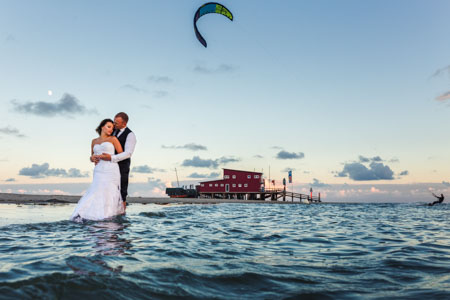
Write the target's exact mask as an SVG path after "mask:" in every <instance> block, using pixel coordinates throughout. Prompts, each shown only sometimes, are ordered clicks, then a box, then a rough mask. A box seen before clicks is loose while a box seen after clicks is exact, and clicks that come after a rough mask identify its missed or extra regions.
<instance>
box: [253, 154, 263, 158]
mask: <svg viewBox="0 0 450 300" xmlns="http://www.w3.org/2000/svg"><path fill="white" fill-rule="evenodd" d="M253 157H254V158H264V156H262V155H259V154H256V155H254V156H253Z"/></svg>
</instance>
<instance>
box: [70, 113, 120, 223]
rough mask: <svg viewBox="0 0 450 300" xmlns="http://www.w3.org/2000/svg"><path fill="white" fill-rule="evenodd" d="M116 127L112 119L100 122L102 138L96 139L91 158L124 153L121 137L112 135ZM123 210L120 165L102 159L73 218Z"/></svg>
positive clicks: (94, 217) (109, 214)
mask: <svg viewBox="0 0 450 300" xmlns="http://www.w3.org/2000/svg"><path fill="white" fill-rule="evenodd" d="M113 130H114V123H113V121H112V120H111V119H105V120H103V121H101V122H100V125H99V126H98V127H97V129H96V131H97V133H98V134H99V137H98V138H96V139H93V140H92V145H91V155H92V156H91V158H95V156H96V155H101V154H102V153H108V154H111V155H113V154H114V152H115V151H116V152H117V153H121V152H123V149H122V146H121V145H120V142H119V140H118V139H117V138H116V137H115V136H112V135H111V134H112V132H113ZM123 213H124V208H123V204H122V196H121V194H120V171H119V165H118V164H117V163H113V162H111V161H106V160H100V161H99V162H98V164H96V165H95V168H94V178H93V180H92V184H91V186H90V187H89V189H88V190H87V191H86V193H85V194H84V195H83V197H81V199H80V201H78V204H77V206H76V207H75V210H74V212H73V213H72V216H71V217H70V220H71V221H75V222H81V221H83V220H103V219H106V218H110V217H113V216H116V215H120V214H123Z"/></svg>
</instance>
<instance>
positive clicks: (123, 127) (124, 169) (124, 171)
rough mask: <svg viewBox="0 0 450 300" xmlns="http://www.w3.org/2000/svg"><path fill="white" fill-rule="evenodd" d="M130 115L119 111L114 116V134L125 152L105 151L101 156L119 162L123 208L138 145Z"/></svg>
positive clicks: (125, 205)
mask: <svg viewBox="0 0 450 300" xmlns="http://www.w3.org/2000/svg"><path fill="white" fill-rule="evenodd" d="M127 123H128V115H127V114H126V113H124V112H120V113H118V114H117V115H116V116H115V117H114V131H113V135H114V136H115V137H117V139H118V140H119V142H120V144H121V145H122V149H123V152H122V153H119V154H117V153H116V154H115V155H110V154H108V153H103V154H102V155H100V156H99V158H100V159H103V160H109V161H111V162H116V163H118V164H119V169H120V193H121V194H122V200H123V208H124V210H125V209H126V207H127V203H126V200H127V195H128V177H129V175H130V163H131V159H130V157H131V155H132V154H133V152H134V148H135V146H136V136H135V135H134V133H133V132H132V131H131V130H130V128H128V127H127Z"/></svg>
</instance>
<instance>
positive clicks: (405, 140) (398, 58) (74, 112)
mask: <svg viewBox="0 0 450 300" xmlns="http://www.w3.org/2000/svg"><path fill="white" fill-rule="evenodd" d="M205 2H206V1H186V0H178V1H176V0H172V1H163V0H160V1H157V0H154V1H150V0H148V1H147V0H145V1H144V0H143V1H138V0H136V1H118V0H117V1H103V0H99V1H70V2H69V1H50V0H42V1H20V0H19V1H18V0H14V1H12V0H11V1H6V0H0V113H1V116H2V118H1V120H0V144H1V146H2V147H1V148H2V151H1V152H0V192H14V193H41V194H82V193H83V192H84V191H85V190H86V189H87V187H88V186H89V183H90V181H91V180H92V170H93V165H92V163H90V162H89V155H90V144H91V140H92V139H93V138H96V133H95V131H94V130H95V128H96V127H97V126H98V124H99V123H100V121H101V120H102V119H104V118H113V117H114V115H115V114H116V113H117V112H120V111H124V112H126V113H127V114H128V115H129V116H130V121H129V123H128V126H129V128H130V129H131V130H133V131H134V132H135V134H136V136H137V145H136V150H135V152H134V154H133V157H132V166H131V167H132V172H131V178H130V188H129V192H130V194H131V195H133V196H164V195H165V193H164V192H165V188H166V187H169V186H175V185H176V184H177V183H176V173H175V168H176V169H177V174H178V177H179V180H180V182H181V183H180V184H194V183H198V182H199V181H204V180H210V179H214V178H221V177H222V175H223V170H222V168H230V169H238V170H249V171H253V170H256V171H262V172H263V173H264V177H265V178H266V179H269V177H270V179H274V180H275V181H276V184H277V186H281V181H282V179H283V178H285V177H287V171H288V170H292V171H293V181H294V182H293V184H292V185H289V186H288V189H289V190H290V189H294V191H296V192H298V191H301V192H305V193H307V192H308V191H309V189H310V187H313V189H314V192H315V193H316V192H321V194H322V197H325V199H327V200H329V201H421V200H424V201H426V200H429V199H430V197H431V194H430V192H435V193H441V192H442V193H444V194H445V193H448V192H450V168H449V167H448V166H449V165H450V152H449V151H448V150H449V148H450V140H449V138H448V129H449V127H450V118H448V115H449V113H450V42H449V41H448V37H449V36H450V18H448V12H449V11H450V2H449V1H446V0H443V1H440V0H433V1H427V2H426V1H415V0H408V1H403V0H397V1H385V0H380V1H356V0H355V1H351V0H344V1H321V0H319V1H287V0H285V1H263V2H261V1H251V0H247V1H236V0H235V1H232V0H227V1H225V0H224V1H222V2H221V3H222V4H223V5H225V6H226V7H227V8H228V9H229V10H230V11H231V12H232V13H233V15H234V20H233V21H232V22H231V21H230V20H228V19H227V18H225V17H224V16H221V15H218V14H209V15H205V16H203V17H202V18H200V19H199V20H198V22H197V26H198V28H199V31H200V32H201V34H202V35H203V37H204V38H205V40H206V41H207V43H208V47H207V48H204V47H203V46H202V45H201V44H200V43H199V41H198V40H197V39H196V37H195V34H194V29H193V16H194V13H195V11H196V10H197V8H198V7H199V6H201V5H202V4H204V3H205ZM269 170H270V173H269Z"/></svg>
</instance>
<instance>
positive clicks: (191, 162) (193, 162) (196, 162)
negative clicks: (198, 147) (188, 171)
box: [181, 156, 219, 169]
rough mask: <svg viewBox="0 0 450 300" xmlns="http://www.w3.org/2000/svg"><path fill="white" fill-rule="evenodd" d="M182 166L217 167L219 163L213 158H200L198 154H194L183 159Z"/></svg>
mask: <svg viewBox="0 0 450 300" xmlns="http://www.w3.org/2000/svg"><path fill="white" fill-rule="evenodd" d="M181 165H182V166H184V167H198V168H213V169H217V167H218V166H219V163H218V161H217V159H216V160H213V159H201V158H200V157H199V156H194V157H193V158H192V159H185V160H184V161H183V163H182V164H181Z"/></svg>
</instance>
